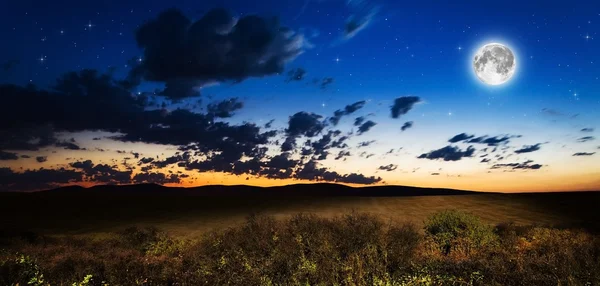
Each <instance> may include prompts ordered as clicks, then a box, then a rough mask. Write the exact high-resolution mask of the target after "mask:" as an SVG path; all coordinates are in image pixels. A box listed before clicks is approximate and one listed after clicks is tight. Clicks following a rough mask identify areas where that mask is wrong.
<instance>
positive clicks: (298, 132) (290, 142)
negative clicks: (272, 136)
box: [281, 111, 325, 151]
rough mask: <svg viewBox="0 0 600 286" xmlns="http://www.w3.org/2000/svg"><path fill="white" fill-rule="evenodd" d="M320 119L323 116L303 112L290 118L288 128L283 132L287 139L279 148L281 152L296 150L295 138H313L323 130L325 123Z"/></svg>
mask: <svg viewBox="0 0 600 286" xmlns="http://www.w3.org/2000/svg"><path fill="white" fill-rule="evenodd" d="M321 118H323V116H321V115H318V114H315V113H308V112H304V111H301V112H298V113H296V114H294V115H292V116H290V119H289V121H288V128H287V129H286V130H285V132H286V135H287V138H286V140H285V142H284V143H283V144H282V146H281V148H282V151H290V150H292V149H294V148H296V138H298V137H300V136H303V135H304V136H306V137H315V136H317V135H318V134H319V133H321V132H322V131H323V129H324V128H325V123H324V122H322V121H321Z"/></svg>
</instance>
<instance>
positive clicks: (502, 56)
mask: <svg viewBox="0 0 600 286" xmlns="http://www.w3.org/2000/svg"><path fill="white" fill-rule="evenodd" d="M516 67H517V62H516V60H515V55H514V54H513V52H512V51H511V50H510V49H509V48H508V47H507V46H505V45H502V44H498V43H491V44H487V45H485V46H483V47H481V48H480V49H479V50H477V53H476V54H475V57H474V58H473V69H474V70H475V74H476V75H477V78H479V80H481V81H482V82H484V83H486V84H489V85H500V84H503V83H505V82H507V81H508V80H510V79H511V78H512V77H513V75H514V74H515V69H516Z"/></svg>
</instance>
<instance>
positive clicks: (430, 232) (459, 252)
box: [0, 211, 600, 285]
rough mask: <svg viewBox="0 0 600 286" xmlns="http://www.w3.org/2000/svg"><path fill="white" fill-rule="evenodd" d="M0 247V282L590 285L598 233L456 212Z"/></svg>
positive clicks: (597, 260) (12, 242) (1, 240)
mask: <svg viewBox="0 0 600 286" xmlns="http://www.w3.org/2000/svg"><path fill="white" fill-rule="evenodd" d="M0 249H2V250H0V285H600V237H598V236H594V235H591V234H589V233H586V232H584V231H580V230H569V229H553V228H545V227H536V226H517V225H515V224H511V223H507V224H501V225H497V226H495V227H494V226H490V225H487V224H485V223H482V222H481V221H480V220H479V219H478V218H477V217H475V216H472V215H470V214H467V213H463V212H459V211H443V212H439V213H436V214H434V215H432V216H430V217H429V218H428V219H427V221H426V222H425V223H424V228H423V229H420V228H417V227H416V226H415V225H412V224H395V223H391V222H386V221H383V220H381V219H379V218H378V217H377V216H373V215H369V214H363V213H350V214H347V215H343V216H338V217H335V218H323V217H318V216H315V215H306V214H298V215H295V216H293V217H291V218H289V219H286V220H275V219H274V218H272V217H268V216H250V217H249V218H248V219H247V220H246V222H245V223H244V224H243V225H241V226H238V227H233V228H229V229H227V230H222V231H213V232H211V233H208V234H206V235H205V236H204V237H203V238H202V239H184V238H177V237H171V236H169V235H167V234H166V233H163V232H161V231H159V230H157V229H154V228H128V229H126V230H124V231H122V232H120V233H116V234H114V235H112V236H109V237H95V238H90V237H87V238H84V237H56V236H50V237H46V236H37V235H35V234H34V233H19V234H6V233H5V234H4V235H3V236H2V237H0Z"/></svg>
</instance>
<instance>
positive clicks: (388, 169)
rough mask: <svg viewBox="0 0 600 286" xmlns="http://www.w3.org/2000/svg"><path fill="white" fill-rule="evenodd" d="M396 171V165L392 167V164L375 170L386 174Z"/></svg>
mask: <svg viewBox="0 0 600 286" xmlns="http://www.w3.org/2000/svg"><path fill="white" fill-rule="evenodd" d="M396 169H398V165H394V164H389V165H385V166H379V168H377V170H381V171H387V172H391V171H395V170H396Z"/></svg>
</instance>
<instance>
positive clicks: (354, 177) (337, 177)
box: [295, 161, 381, 185]
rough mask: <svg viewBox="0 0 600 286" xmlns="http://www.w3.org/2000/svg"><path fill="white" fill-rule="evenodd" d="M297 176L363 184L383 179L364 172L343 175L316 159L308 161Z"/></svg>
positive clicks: (297, 177) (299, 177)
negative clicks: (320, 166)
mask: <svg viewBox="0 0 600 286" xmlns="http://www.w3.org/2000/svg"><path fill="white" fill-rule="evenodd" d="M295 178H296V179H304V180H310V181H325V182H338V183H348V184H361V185H370V184H374V183H377V182H380V181H381V178H380V177H377V178H376V177H374V176H370V177H366V176H364V175H362V174H356V173H351V174H347V175H341V174H339V173H337V172H335V171H329V170H327V169H326V168H319V167H318V166H317V162H316V161H309V162H307V163H306V164H305V165H304V166H303V167H302V168H300V169H299V170H298V171H297V172H296V175H295Z"/></svg>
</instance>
